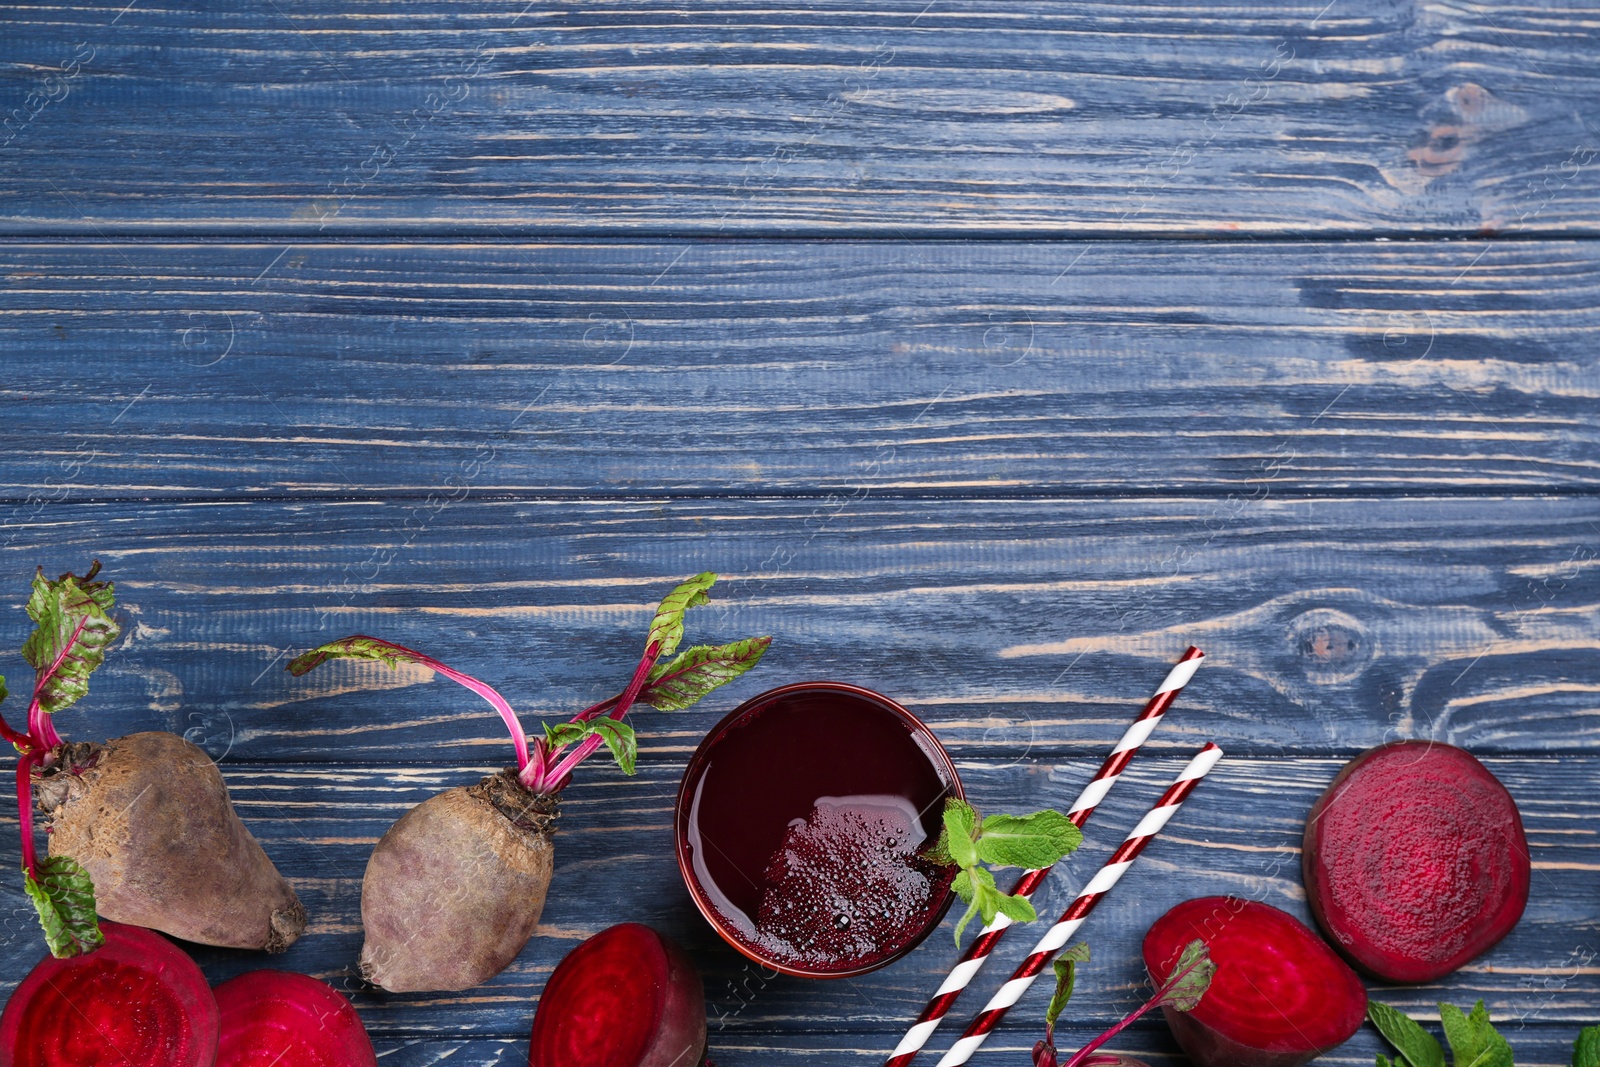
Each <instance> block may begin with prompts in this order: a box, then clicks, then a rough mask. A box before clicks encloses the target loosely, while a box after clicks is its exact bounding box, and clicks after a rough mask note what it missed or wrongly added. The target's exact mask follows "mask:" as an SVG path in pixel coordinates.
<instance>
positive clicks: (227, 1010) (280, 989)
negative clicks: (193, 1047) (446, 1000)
mask: <svg viewBox="0 0 1600 1067" xmlns="http://www.w3.org/2000/svg"><path fill="white" fill-rule="evenodd" d="M215 992H216V997H217V1011H218V1012H219V1013H220V1018H221V1026H222V1031H221V1036H220V1038H219V1039H218V1041H217V1067H377V1063H378V1057H377V1055H376V1054H375V1053H374V1052H373V1051H372V1042H371V1040H369V1039H368V1038H367V1031H366V1028H365V1027H364V1026H362V1025H361V1017H360V1016H359V1015H357V1014H356V1010H355V1009H354V1008H352V1007H351V1006H350V1002H349V1001H347V1000H345V999H344V997H342V996H340V995H339V994H338V993H337V992H335V991H334V990H333V988H332V987H330V986H329V985H327V983H325V982H319V981H317V980H316V979H315V978H308V977H306V976H305V975H303V974H294V973H293V972H290V971H251V972H250V973H249V974H241V975H240V976H239V977H237V978H230V979H229V980H228V981H226V982H223V983H222V984H221V985H219V986H217V988H216V990H215Z"/></svg>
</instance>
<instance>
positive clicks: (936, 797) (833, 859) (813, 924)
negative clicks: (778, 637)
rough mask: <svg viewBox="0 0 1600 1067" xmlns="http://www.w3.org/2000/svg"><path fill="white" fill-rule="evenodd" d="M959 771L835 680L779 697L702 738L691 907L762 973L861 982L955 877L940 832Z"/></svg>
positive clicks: (695, 777) (910, 725) (687, 783)
mask: <svg viewBox="0 0 1600 1067" xmlns="http://www.w3.org/2000/svg"><path fill="white" fill-rule="evenodd" d="M951 795H960V785H959V783H958V782H957V780H956V776H955V770H954V768H953V767H952V766H951V764H950V760H949V757H948V756H947V755H946V754H945V752H944V750H943V748H941V747H940V746H939V744H938V742H937V741H936V740H935V739H934V738H933V735H932V734H931V733H930V732H929V731H928V730H927V728H926V727H925V726H923V725H922V724H921V723H920V722H918V721H917V720H916V719H915V718H913V717H912V716H911V715H910V714H909V713H908V712H905V711H904V710H903V709H901V708H899V707H898V706H897V705H895V704H893V703H892V702H891V701H888V700H887V699H885V698H883V697H880V696H877V695H876V694H873V693H871V692H869V691H867V690H863V689H858V688H856V687H854V686H846V685H840V684H837V683H803V684H801V685H795V686H785V687H783V688H782V689H778V690H773V691H772V692H771V693H766V694H762V695H761V696H759V697H757V698H755V699H754V700H752V701H749V702H748V703H746V704H745V705H743V706H742V707H741V708H739V709H738V710H737V711H735V712H734V713H733V714H732V715H730V716H729V717H728V718H727V719H725V720H723V722H722V723H720V724H719V725H718V726H717V727H716V728H715V729H713V730H712V732H711V733H710V734H709V735H708V736H707V738H706V740H705V742H704V743H703V744H702V745H701V746H700V750H699V751H698V752H697V753H696V755H695V759H694V760H693V761H691V763H690V765H689V771H688V773H687V775H686V776H685V778H684V784H683V788H682V790H681V791H680V793H679V799H678V824H679V834H678V838H679V850H680V862H681V864H682V866H683V867H684V874H685V877H686V879H687V880H688V881H689V883H690V889H691V891H693V892H694V894H695V897H696V899H697V902H698V903H699V904H700V906H701V908H702V910H703V911H706V912H707V917H708V918H711V919H712V922H713V924H714V925H716V926H717V927H718V928H719V931H720V932H721V933H722V934H723V936H724V937H726V938H728V939H729V940H730V941H731V942H733V943H734V945H735V946H736V947H738V948H740V949H741V950H742V951H744V952H745V953H746V954H747V955H751V956H753V957H754V958H756V959H758V960H759V961H761V962H764V963H767V964H769V965H771V966H774V967H777V968H779V969H782V970H789V971H793V972H795V973H804V974H813V975H843V974H856V973H860V972H862V971H865V970H870V969H872V968H874V967H877V966H881V965H883V964H884V963H887V962H889V961H890V960H892V959H894V958H896V957H897V956H899V955H901V954H902V953H904V952H906V951H908V950H909V949H910V948H912V947H913V946H914V945H915V944H916V943H917V942H918V941H920V940H921V939H922V937H923V936H924V935H925V934H926V933H927V931H928V929H929V928H930V927H931V926H933V925H935V924H936V923H937V922H938V920H939V918H940V916H941V915H942V914H943V912H944V909H945V908H946V907H947V906H948V904H949V900H950V892H949V882H950V877H951V876H952V875H953V873H954V871H953V870H951V869H949V868H945V867H941V866H938V865H936V864H932V863H929V862H928V861H927V860H925V859H924V858H922V856H921V854H920V853H921V852H922V850H923V849H925V848H926V847H927V846H928V845H930V844H932V843H933V841H934V840H935V839H936V838H937V837H938V834H939V829H940V825H941V815H942V812H943V808H944V799H945V797H947V796H951Z"/></svg>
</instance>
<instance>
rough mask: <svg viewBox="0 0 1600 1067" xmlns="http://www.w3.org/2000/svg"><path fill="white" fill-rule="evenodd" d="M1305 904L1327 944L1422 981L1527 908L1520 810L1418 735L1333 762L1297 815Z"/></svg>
mask: <svg viewBox="0 0 1600 1067" xmlns="http://www.w3.org/2000/svg"><path fill="white" fill-rule="evenodd" d="M1302 863H1303V867H1304V875H1305V884H1306V899H1307V901H1308V903H1309V904H1310V905H1311V913H1312V914H1313V915H1315V916H1316V917H1317V922H1319V923H1320V924H1321V925H1322V928H1323V929H1324V930H1325V931H1327V933H1328V936H1329V937H1330V938H1332V940H1333V943H1334V945H1335V947H1337V948H1338V949H1339V950H1340V951H1341V952H1343V953H1344V955H1345V956H1346V958H1348V959H1349V960H1350V962H1352V963H1354V964H1355V965H1356V966H1357V967H1359V968H1361V969H1362V970H1364V971H1366V972H1368V973H1369V974H1372V975H1373V976H1374V977H1377V978H1381V979H1383V980H1385V981H1389V982H1431V981H1433V980H1434V979H1436V978H1441V977H1443V976H1444V975H1447V974H1449V973H1450V972H1451V971H1454V970H1455V969H1456V968H1458V967H1460V966H1461V965H1462V964H1464V963H1466V962H1467V961H1468V960H1470V959H1472V958H1473V957H1475V956H1478V955H1480V954H1481V953H1483V952H1485V951H1487V950H1488V949H1489V948H1490V947H1492V946H1493V945H1494V944H1496V943H1497V942H1498V941H1499V940H1500V939H1501V938H1503V937H1505V936H1506V935H1507V934H1509V933H1510V932H1511V930H1512V928H1513V927H1515V926H1516V925H1517V920H1519V919H1521V918H1522V911H1523V909H1524V908H1525V907H1526V906H1527V903H1528V885H1529V882H1530V876H1531V864H1530V862H1529V857H1528V841H1527V838H1526V837H1525V836H1524V835H1523V832H1522V817H1521V816H1520V815H1519V814H1518V813H1517V805H1516V803H1515V802H1514V801H1513V800H1512V799H1511V794H1510V793H1508V792H1506V789H1505V786H1503V785H1501V784H1500V782H1499V780H1498V779H1496V778H1495V776H1494V775H1492V774H1490V773H1489V769H1488V768H1487V767H1485V766H1484V765H1483V764H1481V763H1479V762H1478V761H1477V759H1476V758H1474V757H1473V756H1472V754H1471V753H1469V752H1466V751H1463V750H1462V749H1459V748H1455V747H1453V746H1451V745H1443V744H1437V743H1434V742H1429V741H1401V742H1397V743H1395V744H1390V745H1384V746H1382V747H1380V748H1374V749H1370V750H1368V751H1366V752H1363V753H1362V754H1361V755H1359V756H1357V757H1356V758H1355V759H1353V760H1351V761H1350V762H1349V763H1348V764H1346V765H1345V768H1344V769H1343V770H1342V771H1340V772H1339V776H1338V777H1337V778H1335V779H1334V780H1333V784H1332V785H1330V786H1329V787H1328V791H1327V792H1325V793H1324V794H1322V797H1321V799H1319V800H1318V801H1317V803H1316V804H1315V805H1314V806H1313V807H1312V809H1311V815H1310V817H1309V818H1308V819H1307V820H1306V836H1305V849H1304V852H1303V853H1302Z"/></svg>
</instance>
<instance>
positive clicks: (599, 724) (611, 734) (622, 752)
mask: <svg viewBox="0 0 1600 1067" xmlns="http://www.w3.org/2000/svg"><path fill="white" fill-rule="evenodd" d="M589 726H590V727H592V730H591V732H592V733H596V734H599V735H600V739H601V740H602V741H604V742H605V743H606V747H607V748H609V749H610V750H611V755H612V757H613V758H615V759H616V761H617V766H618V767H621V768H622V773H623V774H632V773H633V772H634V764H635V762H636V761H637V760H638V758H639V741H638V738H636V737H635V736H634V733H633V727H631V726H629V725H628V724H627V723H625V722H618V721H617V720H616V719H592V720H590V722H589Z"/></svg>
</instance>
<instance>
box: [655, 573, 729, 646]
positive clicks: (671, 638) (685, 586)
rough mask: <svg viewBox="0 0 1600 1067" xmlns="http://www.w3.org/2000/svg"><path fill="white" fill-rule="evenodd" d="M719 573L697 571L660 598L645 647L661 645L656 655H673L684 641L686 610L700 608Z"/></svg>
mask: <svg viewBox="0 0 1600 1067" xmlns="http://www.w3.org/2000/svg"><path fill="white" fill-rule="evenodd" d="M716 581H717V576H716V575H715V574H713V573H711V572H710V571H706V572H705V573H704V574H697V575H695V576H694V577H693V578H689V579H686V580H685V581H683V582H681V583H679V585H678V587H677V588H676V589H674V590H673V591H672V592H670V593H668V594H667V595H666V596H665V597H663V598H662V599H661V604H660V606H659V607H657V608H656V615H655V618H654V619H652V620H650V633H649V635H648V636H647V637H646V638H645V647H646V648H649V647H650V646H651V645H659V646H660V647H659V648H658V649H657V650H656V655H657V656H658V657H661V656H670V655H672V654H673V653H674V652H676V651H678V644H679V642H681V641H682V640H683V613H684V612H686V611H688V610H689V609H690V608H696V607H699V606H700V605H701V604H704V603H705V602H706V600H707V599H708V598H707V597H706V590H707V589H710V588H711V587H712V586H713V585H715V584H716Z"/></svg>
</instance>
